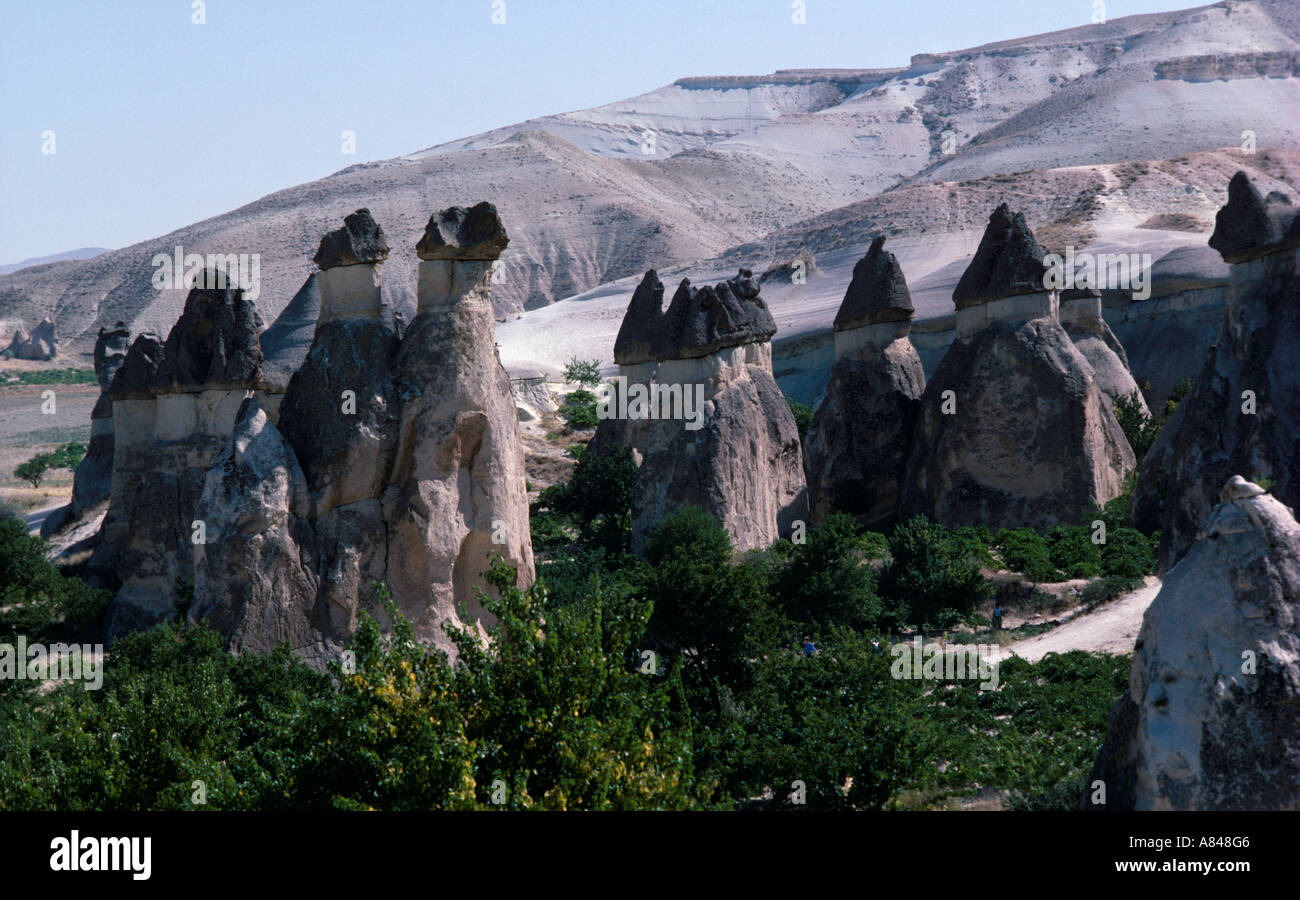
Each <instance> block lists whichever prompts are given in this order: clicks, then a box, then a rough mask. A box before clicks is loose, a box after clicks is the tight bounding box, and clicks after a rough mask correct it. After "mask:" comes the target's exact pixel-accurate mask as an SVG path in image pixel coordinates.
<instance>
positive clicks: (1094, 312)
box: [1058, 290, 1150, 415]
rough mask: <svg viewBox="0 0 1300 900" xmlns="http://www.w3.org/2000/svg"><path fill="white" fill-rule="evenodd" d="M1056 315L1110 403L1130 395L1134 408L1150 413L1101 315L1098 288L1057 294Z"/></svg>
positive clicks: (1124, 355)
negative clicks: (1057, 305) (1058, 303)
mask: <svg viewBox="0 0 1300 900" xmlns="http://www.w3.org/2000/svg"><path fill="white" fill-rule="evenodd" d="M1058 315H1059V318H1060V322H1061V327H1063V328H1064V329H1065V333H1066V334H1068V335H1069V336H1070V340H1072V341H1074V346H1075V347H1077V348H1078V349H1079V352H1080V353H1082V354H1083V358H1084V359H1086V360H1087V361H1088V365H1090V366H1092V374H1093V376H1094V377H1095V378H1096V379H1097V387H1099V388H1101V392H1102V393H1103V394H1105V395H1106V396H1107V397H1109V398H1110V400H1111V403H1112V404H1113V403H1114V402H1115V401H1116V400H1119V399H1120V398H1122V397H1124V398H1133V399H1135V400H1136V401H1137V406H1138V409H1140V410H1141V411H1142V412H1143V413H1144V414H1147V415H1150V411H1149V410H1148V409H1147V402H1146V398H1145V397H1144V396H1143V394H1142V391H1140V390H1139V389H1138V384H1137V381H1136V380H1135V379H1134V378H1133V373H1132V372H1131V371H1129V365H1128V354H1127V353H1125V352H1124V346H1123V345H1122V344H1121V343H1120V342H1119V338H1117V337H1116V336H1115V332H1113V331H1111V330H1110V326H1109V325H1107V324H1106V320H1105V319H1103V318H1102V315H1101V294H1100V292H1098V291H1088V290H1082V291H1064V292H1062V294H1061V302H1060V310H1059V313H1058Z"/></svg>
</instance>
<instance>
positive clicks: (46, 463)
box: [14, 453, 54, 488]
mask: <svg viewBox="0 0 1300 900" xmlns="http://www.w3.org/2000/svg"><path fill="white" fill-rule="evenodd" d="M53 462H54V457H53V456H52V455H51V454H49V453H38V454H36V455H35V456H33V457H32V458H31V459H29V460H27V461H26V462H24V463H20V464H19V465H18V467H17V468H15V469H14V476H15V477H17V478H21V479H22V480H23V481H29V482H31V485H32V487H33V488H38V487H40V486H41V482H42V481H43V480H44V479H45V473H46V472H47V471H48V470H49V469H50V468H51V466H52V464H53Z"/></svg>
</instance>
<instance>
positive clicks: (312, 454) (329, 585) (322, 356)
mask: <svg viewBox="0 0 1300 900" xmlns="http://www.w3.org/2000/svg"><path fill="white" fill-rule="evenodd" d="M338 248H351V249H349V250H348V252H347V253H341V252H339V251H338ZM365 248H369V249H365ZM387 252H388V243H387V240H386V239H385V237H384V233H383V230H382V229H381V228H380V227H379V226H378V224H376V223H375V221H374V219H372V218H371V217H370V214H369V213H368V212H367V211H366V210H358V211H357V212H355V213H353V214H352V215H350V216H348V217H347V219H346V220H345V222H344V227H343V228H340V229H339V230H337V231H334V232H330V233H329V234H327V235H325V237H324V238H322V239H321V248H320V250H319V251H318V252H317V254H316V258H317V261H318V263H320V264H321V265H322V266H323V268H322V269H321V271H320V272H319V273H318V274H317V276H316V278H317V286H318V291H319V303H318V321H317V325H316V330H315V333H314V335H313V337H312V342H311V347H310V349H309V350H308V351H307V355H306V357H305V359H304V360H303V362H302V365H301V367H299V368H298V370H297V371H296V372H294V373H293V376H292V378H291V379H290V380H289V386H288V389H287V390H286V391H285V395H284V399H283V400H282V401H281V404H280V416H279V419H278V423H279V424H278V426H277V427H278V430H279V432H280V433H281V434H282V435H283V436H284V439H285V441H286V442H287V443H288V444H289V446H290V447H292V448H293V452H294V455H295V459H296V461H297V464H298V465H300V466H301V467H302V472H303V474H304V477H305V482H306V488H307V494H308V500H307V504H308V512H307V516H308V517H309V518H310V520H311V522H312V526H313V528H314V533H315V536H316V539H317V541H318V544H317V546H318V553H317V569H318V571H317V573H316V585H317V592H318V601H319V602H318V609H319V617H318V618H317V619H316V620H315V624H316V625H317V627H318V628H319V633H318V635H317V637H316V640H318V641H331V640H332V641H342V640H344V639H345V638H346V637H347V635H349V634H350V633H351V632H352V631H354V630H355V629H356V627H357V623H358V616H359V614H360V613H361V612H362V611H363V610H365V611H368V612H370V613H372V614H378V613H379V612H380V611H379V609H378V605H377V598H376V595H375V585H376V584H378V583H380V582H384V581H386V580H387V578H388V564H389V556H388V542H387V538H386V531H387V524H386V523H385V521H384V517H383V515H382V511H381V509H380V498H381V497H382V496H383V493H384V490H385V488H386V487H387V486H388V481H389V477H390V474H391V471H392V465H393V459H394V456H395V453H396V449H397V434H398V427H399V423H400V418H399V410H400V407H401V400H400V398H399V396H398V387H397V379H396V365H397V363H396V354H397V347H398V337H397V334H396V332H395V331H394V329H393V327H392V324H391V322H389V321H385V316H384V314H383V303H382V292H381V286H382V277H383V275H382V259H383V258H384V257H386V256H387ZM344 259H346V260H356V261H354V262H346V263H345V262H341V261H340V260H344Z"/></svg>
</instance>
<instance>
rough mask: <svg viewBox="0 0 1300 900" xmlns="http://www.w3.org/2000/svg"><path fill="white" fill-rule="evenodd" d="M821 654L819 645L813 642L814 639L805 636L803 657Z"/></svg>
mask: <svg viewBox="0 0 1300 900" xmlns="http://www.w3.org/2000/svg"><path fill="white" fill-rule="evenodd" d="M820 652H821V651H820V650H818V649H817V645H816V644H814V643H813V642H812V638H810V637H808V636H807V635H804V639H803V655H804V656H812V655H813V654H814V653H820Z"/></svg>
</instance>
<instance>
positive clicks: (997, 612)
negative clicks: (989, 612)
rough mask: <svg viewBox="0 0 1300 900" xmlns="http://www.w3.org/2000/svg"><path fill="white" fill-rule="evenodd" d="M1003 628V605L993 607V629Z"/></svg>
mask: <svg viewBox="0 0 1300 900" xmlns="http://www.w3.org/2000/svg"><path fill="white" fill-rule="evenodd" d="M1001 628H1002V607H1001V606H995V607H993V630H994V631H999V630H1001Z"/></svg>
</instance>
